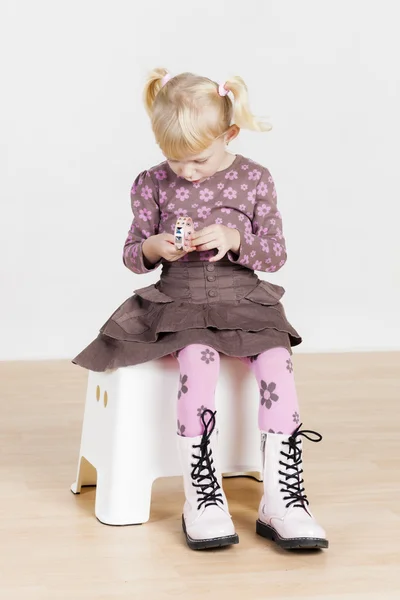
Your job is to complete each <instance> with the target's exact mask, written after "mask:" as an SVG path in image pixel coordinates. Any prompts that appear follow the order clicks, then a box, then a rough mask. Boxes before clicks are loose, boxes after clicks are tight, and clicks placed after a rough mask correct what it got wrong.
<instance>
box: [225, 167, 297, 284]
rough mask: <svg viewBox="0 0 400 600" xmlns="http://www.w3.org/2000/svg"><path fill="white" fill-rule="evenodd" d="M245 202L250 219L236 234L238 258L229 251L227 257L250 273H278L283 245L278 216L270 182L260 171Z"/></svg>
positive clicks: (280, 221) (266, 172) (269, 176)
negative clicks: (239, 236)
mask: <svg viewBox="0 0 400 600" xmlns="http://www.w3.org/2000/svg"><path fill="white" fill-rule="evenodd" d="M247 200H248V202H249V203H251V204H253V206H254V212H253V218H252V221H251V223H250V221H247V222H246V225H245V230H244V231H242V232H240V234H241V244H240V249H239V256H238V255H237V254H234V253H233V252H229V253H228V258H229V260H230V261H231V262H233V263H238V264H241V265H243V266H245V267H247V268H249V269H253V270H254V271H265V272H273V271H278V270H279V269H280V268H281V267H283V265H284V264H285V262H286V258H287V256H286V246H285V239H284V237H283V233H282V217H281V214H280V212H279V211H278V208H277V199H276V190H275V185H274V181H273V179H272V176H271V174H270V172H269V171H268V169H264V170H263V173H262V176H261V178H260V180H259V182H258V183H257V186H256V187H255V188H254V189H253V190H251V191H249V192H248V198H247Z"/></svg>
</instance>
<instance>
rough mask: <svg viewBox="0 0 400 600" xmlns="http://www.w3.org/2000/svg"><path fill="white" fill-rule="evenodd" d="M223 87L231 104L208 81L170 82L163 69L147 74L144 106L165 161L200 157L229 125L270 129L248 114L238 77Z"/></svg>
mask: <svg viewBox="0 0 400 600" xmlns="http://www.w3.org/2000/svg"><path fill="white" fill-rule="evenodd" d="M166 76H167V77H166ZM163 78H165V79H164V81H163ZM166 79H167V83H165V81H166ZM163 84H164V85H163ZM224 87H225V89H226V90H228V91H229V92H232V94H233V98H234V102H233V103H232V100H231V99H230V97H229V96H228V95H226V96H221V95H220V94H219V92H218V88H219V86H218V84H217V83H216V82H215V81H212V80H211V79H208V78H207V77H200V76H199V75H193V74H192V73H181V74H180V75H176V76H175V77H171V78H170V79H169V78H168V71H166V69H154V71H152V72H151V73H150V75H149V78H148V81H147V83H146V86H145V89H144V103H145V107H146V110H147V112H148V114H149V116H150V119H151V125H152V128H153V132H154V135H155V138H156V141H157V143H158V145H159V146H160V148H161V150H162V151H163V153H164V154H165V155H166V156H167V157H168V158H171V159H177V160H179V159H182V158H184V157H185V156H190V155H195V154H200V153H201V152H203V151H204V150H205V149H206V148H208V147H209V146H210V144H212V142H213V141H214V140H215V139H217V138H218V137H220V136H222V135H223V134H224V133H225V132H226V131H227V130H228V129H229V127H230V125H232V124H236V125H237V126H238V127H241V128H244V129H250V130H253V131H269V130H270V129H271V125H270V124H269V123H266V122H264V121H263V120H261V119H257V118H256V117H254V115H253V114H252V113H251V111H250V107H249V99H248V93H247V87H246V84H245V82H244V81H243V79H242V78H241V77H232V78H231V79H228V81H226V83H225V84H224Z"/></svg>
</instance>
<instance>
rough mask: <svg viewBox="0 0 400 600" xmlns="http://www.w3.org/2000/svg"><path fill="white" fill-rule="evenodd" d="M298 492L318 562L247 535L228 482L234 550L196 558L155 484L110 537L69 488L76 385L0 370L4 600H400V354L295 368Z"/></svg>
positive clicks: (78, 395)
mask: <svg viewBox="0 0 400 600" xmlns="http://www.w3.org/2000/svg"><path fill="white" fill-rule="evenodd" d="M295 364H296V373H297V381H298V388H299V394H300V400H301V406H302V413H303V415H302V416H303V422H304V423H305V425H306V426H307V427H308V428H310V429H316V430H317V431H320V432H321V433H322V434H323V435H324V441H323V442H322V443H321V444H308V445H307V446H306V449H305V458H306V460H305V468H306V473H305V474H306V489H307V493H308V496H309V497H310V499H311V506H312V509H313V511H314V513H315V514H316V516H317V517H318V519H319V520H320V522H321V524H322V525H323V526H324V527H325V528H326V529H327V531H328V533H329V539H330V543H331V547H330V549H329V550H328V551H324V552H319V553H315V552H308V553H304V552H303V553H297V554H294V553H287V552H284V551H281V550H279V549H278V548H277V547H275V546H274V545H273V544H272V543H270V542H268V541H266V540H263V539H262V538H259V537H257V536H256V535H255V532H254V525H255V519H256V510H257V505H258V501H259V498H260V495H261V489H262V488H261V484H259V483H257V482H255V481H252V480H248V479H231V480H225V489H226V492H227V496H228V499H229V501H230V509H231V512H232V514H233V517H234V521H235V523H236V526H237V531H238V533H239V535H240V544H239V545H238V546H235V547H232V548H230V549H225V550H215V551H208V552H202V553H201V552H197V553H196V552H192V551H190V550H189V549H188V548H187V547H186V545H185V543H184V539H183V536H182V532H181V524H180V514H181V508H182V503H183V492H182V483H181V480H180V478H172V479H163V480H159V481H157V482H156V484H155V486H154V490H153V501H152V512H151V520H150V522H149V523H147V524H145V525H140V526H133V527H108V526H105V525H101V524H100V523H99V522H98V521H97V520H96V519H95V517H94V512H93V504H94V496H95V489H94V488H87V489H86V490H85V491H84V492H83V493H82V494H81V495H80V496H74V495H73V494H71V492H70V491H69V487H70V484H71V483H72V481H73V480H74V478H75V471H76V462H77V456H78V450H79V441H80V428H81V422H82V416H83V402H84V396H85V383H86V373H85V372H84V371H83V370H80V369H79V368H78V367H74V366H72V365H70V364H68V363H66V362H47V363H0V435H1V437H0V443H1V446H0V450H1V451H0V489H1V493H0V598H1V599H2V600H14V599H18V600H19V599H21V600H31V599H35V600H36V599H38V600H47V599H51V600H64V599H65V600H67V599H68V600H80V599H83V598H85V599H101V600H111V599H117V598H118V599H122V600H123V599H125V598H129V599H148V600H153V599H154V600H163V599H165V598H182V599H189V600H200V599H201V600H203V599H204V598H207V599H209V600H217V599H218V600H225V599H236V598H238V599H239V598H241V599H242V598H243V599H245V598H246V599H248V600H258V599H265V598H268V599H275V598H277V599H278V598H279V599H285V600H289V599H290V600H292V599H293V598H296V599H305V600H322V599H324V600H336V599H340V600H355V599H357V600H381V599H385V600H386V599H387V600H389V599H390V600H395V599H396V600H399V599H400V576H399V570H398V569H399V567H400V468H399V457H400V354H396V353H390V354H385V353H382V354H358V355H356V354H347V355H344V354H343V355H320V356H307V355H299V356H297V357H296V359H295Z"/></svg>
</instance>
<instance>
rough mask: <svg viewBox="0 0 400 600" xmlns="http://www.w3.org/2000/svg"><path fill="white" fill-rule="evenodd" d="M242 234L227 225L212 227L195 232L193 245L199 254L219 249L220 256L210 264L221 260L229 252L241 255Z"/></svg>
mask: <svg viewBox="0 0 400 600" xmlns="http://www.w3.org/2000/svg"><path fill="white" fill-rule="evenodd" d="M240 241H241V240H240V233H239V232H238V230H237V229H231V228H230V227H226V226H225V225H210V226H209V227H205V228H204V229H201V230H200V231H195V232H194V233H192V236H191V243H192V246H194V249H195V250H197V251H198V252H203V251H204V250H213V249H215V248H217V249H218V254H216V255H215V256H213V257H212V258H210V259H209V262H216V261H217V260H221V258H223V257H224V256H225V254H226V253H227V252H229V250H232V252H234V253H235V254H239V249H240Z"/></svg>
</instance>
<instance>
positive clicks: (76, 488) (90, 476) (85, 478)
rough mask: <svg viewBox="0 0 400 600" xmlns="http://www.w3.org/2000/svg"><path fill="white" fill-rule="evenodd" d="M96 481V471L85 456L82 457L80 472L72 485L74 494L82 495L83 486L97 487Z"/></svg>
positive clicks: (79, 465)
mask: <svg viewBox="0 0 400 600" xmlns="http://www.w3.org/2000/svg"><path fill="white" fill-rule="evenodd" d="M96 480H97V472H96V469H95V468H94V466H93V465H92V464H91V463H90V462H89V461H88V460H86V458H85V457H84V456H81V457H80V459H79V461H78V471H77V474H76V480H75V482H74V483H73V484H72V485H71V492H73V493H74V494H80V493H81V487H82V486H85V485H96Z"/></svg>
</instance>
